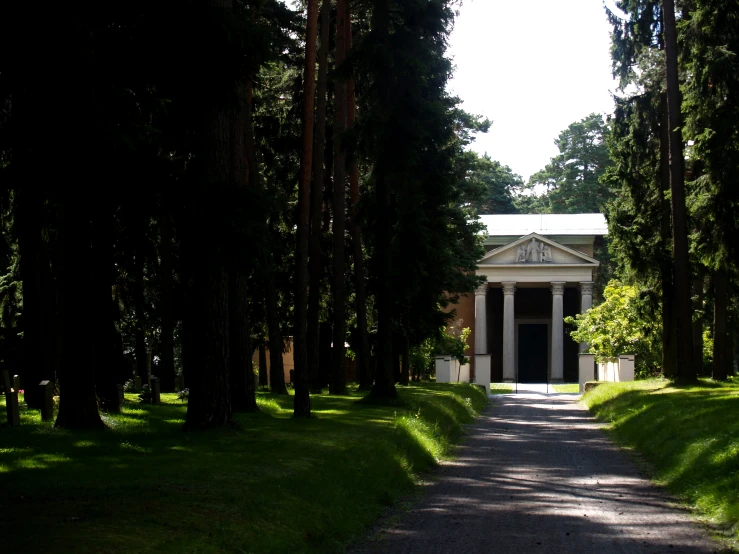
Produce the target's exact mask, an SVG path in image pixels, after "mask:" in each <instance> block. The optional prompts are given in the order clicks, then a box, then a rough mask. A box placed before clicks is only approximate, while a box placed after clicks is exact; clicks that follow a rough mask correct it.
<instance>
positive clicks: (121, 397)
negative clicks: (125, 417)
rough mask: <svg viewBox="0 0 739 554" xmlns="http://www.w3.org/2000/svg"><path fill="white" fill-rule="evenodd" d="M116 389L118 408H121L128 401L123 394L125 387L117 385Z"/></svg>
mask: <svg viewBox="0 0 739 554" xmlns="http://www.w3.org/2000/svg"><path fill="white" fill-rule="evenodd" d="M115 388H116V389H117V390H118V407H119V408H120V407H121V406H123V403H124V402H125V401H126V397H125V395H124V394H123V385H116V386H115Z"/></svg>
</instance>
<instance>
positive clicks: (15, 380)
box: [13, 375, 21, 392]
mask: <svg viewBox="0 0 739 554" xmlns="http://www.w3.org/2000/svg"><path fill="white" fill-rule="evenodd" d="M13 389H14V390H15V392H18V391H19V390H21V378H20V377H19V376H18V375H13Z"/></svg>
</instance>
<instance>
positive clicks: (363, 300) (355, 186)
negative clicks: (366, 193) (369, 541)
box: [346, 2, 373, 390]
mask: <svg viewBox="0 0 739 554" xmlns="http://www.w3.org/2000/svg"><path fill="white" fill-rule="evenodd" d="M351 48H352V22H351V15H350V13H349V3H348V2H347V14H346V49H347V52H348V51H349V50H351ZM352 73H353V72H352ZM356 105H357V102H356V94H355V87H354V77H353V76H350V77H349V79H348V81H347V110H346V124H347V127H348V128H350V129H351V128H352V127H353V126H354V122H355V119H356V111H357V108H356ZM349 200H350V202H351V215H350V217H349V230H350V233H351V237H352V255H353V258H354V297H355V299H356V306H355V309H356V313H357V346H356V348H357V352H356V354H357V376H358V378H359V389H360V390H369V389H370V388H371V387H372V380H373V379H372V371H371V364H370V348H369V333H368V331H367V294H366V292H365V284H364V255H363V253H362V231H361V227H360V226H359V170H358V169H357V160H356V158H354V156H352V160H351V165H350V167H349Z"/></svg>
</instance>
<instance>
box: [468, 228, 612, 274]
mask: <svg viewBox="0 0 739 554" xmlns="http://www.w3.org/2000/svg"><path fill="white" fill-rule="evenodd" d="M531 239H536V240H538V241H540V242H543V243H544V244H548V245H549V246H550V247H553V248H554V249H557V250H559V251H562V252H566V253H568V254H570V255H571V256H573V257H574V258H575V259H574V260H572V261H567V262H564V263H565V264H567V265H589V266H599V265H600V262H599V261H598V260H596V259H595V258H591V257H590V256H588V255H587V254H583V253H582V252H580V251H579V250H575V249H574V248H569V247H567V246H565V245H564V244H560V243H558V242H556V241H553V240H552V239H549V238H547V237H543V236H541V235H540V234H538V233H529V234H528V235H526V236H523V237H521V238H519V239H517V240H514V241H513V242H509V243H508V244H506V245H503V246H501V247H499V248H496V249H495V250H491V251H490V252H488V253H487V254H485V256H483V257H482V258H481V259H480V261H478V262H477V264H478V265H486V263H485V262H486V261H487V262H488V264H489V263H490V261H491V260H492V259H493V258H498V257H501V256H505V254H504V253H505V252H509V251H511V250H516V249H517V248H518V246H519V245H521V244H524V243H526V242H528V241H530V240H531ZM507 263H515V264H516V265H521V266H551V265H562V262H507Z"/></svg>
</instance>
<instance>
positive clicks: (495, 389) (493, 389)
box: [490, 383, 513, 394]
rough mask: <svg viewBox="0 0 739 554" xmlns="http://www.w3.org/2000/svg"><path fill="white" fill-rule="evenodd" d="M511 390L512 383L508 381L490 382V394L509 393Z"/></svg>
mask: <svg viewBox="0 0 739 554" xmlns="http://www.w3.org/2000/svg"><path fill="white" fill-rule="evenodd" d="M512 392H513V385H511V384H510V383H490V394H510V393H512Z"/></svg>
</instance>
